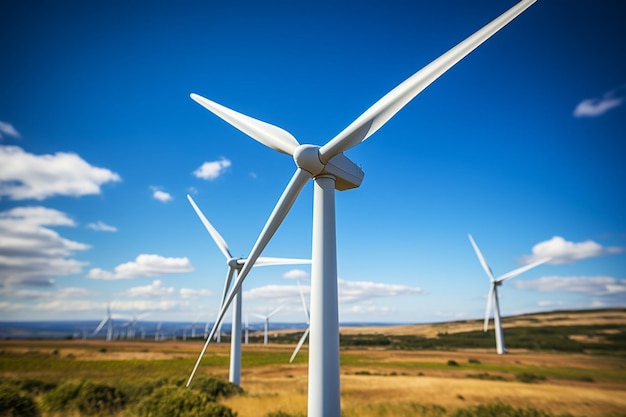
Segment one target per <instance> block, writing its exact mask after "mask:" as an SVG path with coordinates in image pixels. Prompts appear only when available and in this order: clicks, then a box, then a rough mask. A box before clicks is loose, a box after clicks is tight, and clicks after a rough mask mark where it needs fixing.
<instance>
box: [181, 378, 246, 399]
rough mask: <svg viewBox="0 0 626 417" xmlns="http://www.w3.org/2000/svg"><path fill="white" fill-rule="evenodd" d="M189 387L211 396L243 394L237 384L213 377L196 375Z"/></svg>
mask: <svg viewBox="0 0 626 417" xmlns="http://www.w3.org/2000/svg"><path fill="white" fill-rule="evenodd" d="M181 385H182V384H181ZM190 387H191V388H193V389H195V390H198V391H200V392H201V393H204V394H206V395H209V396H211V397H213V398H218V397H222V398H228V397H232V396H233V395H239V394H243V389H242V388H241V387H240V386H239V385H236V384H233V383H232V382H226V381H224V380H222V379H219V378H215V377H198V378H197V379H196V380H194V381H193V383H192V384H191V385H190Z"/></svg>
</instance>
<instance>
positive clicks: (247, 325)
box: [244, 314, 250, 345]
mask: <svg viewBox="0 0 626 417" xmlns="http://www.w3.org/2000/svg"><path fill="white" fill-rule="evenodd" d="M245 329H246V335H245V336H244V343H245V344H246V345H247V344H248V335H249V333H250V325H249V323H248V314H246V323H245Z"/></svg>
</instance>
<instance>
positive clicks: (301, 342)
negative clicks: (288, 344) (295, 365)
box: [289, 326, 311, 363]
mask: <svg viewBox="0 0 626 417" xmlns="http://www.w3.org/2000/svg"><path fill="white" fill-rule="evenodd" d="M309 330H311V327H309V326H307V328H306V330H305V331H304V334H303V335H302V337H301V338H300V341H299V342H298V345H297V346H296V349H295V350H294V351H293V354H292V355H291V359H289V363H292V362H293V360H294V359H295V358H296V355H297V354H298V352H299V351H300V348H301V347H302V345H303V344H304V341H305V340H306V337H307V336H308V335H309Z"/></svg>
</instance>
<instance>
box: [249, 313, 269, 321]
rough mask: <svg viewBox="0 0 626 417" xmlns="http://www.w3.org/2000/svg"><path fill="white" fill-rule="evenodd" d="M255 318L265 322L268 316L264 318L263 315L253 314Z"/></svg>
mask: <svg viewBox="0 0 626 417" xmlns="http://www.w3.org/2000/svg"><path fill="white" fill-rule="evenodd" d="M252 315H253V316H257V317H258V318H260V319H262V320H265V319H266V318H267V316H263V315H261V314H257V313H252Z"/></svg>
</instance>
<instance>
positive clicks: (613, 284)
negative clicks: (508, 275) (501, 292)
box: [513, 276, 626, 296]
mask: <svg viewBox="0 0 626 417" xmlns="http://www.w3.org/2000/svg"><path fill="white" fill-rule="evenodd" d="M513 285H514V286H515V288H519V289H523V290H534V291H540V292H573V293H580V294H586V295H595V296H612V295H618V294H626V279H617V278H614V277H607V276H595V277H584V276H582V277H559V276H550V277H541V278H538V279H534V280H530V281H515V282H514V283H513Z"/></svg>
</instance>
